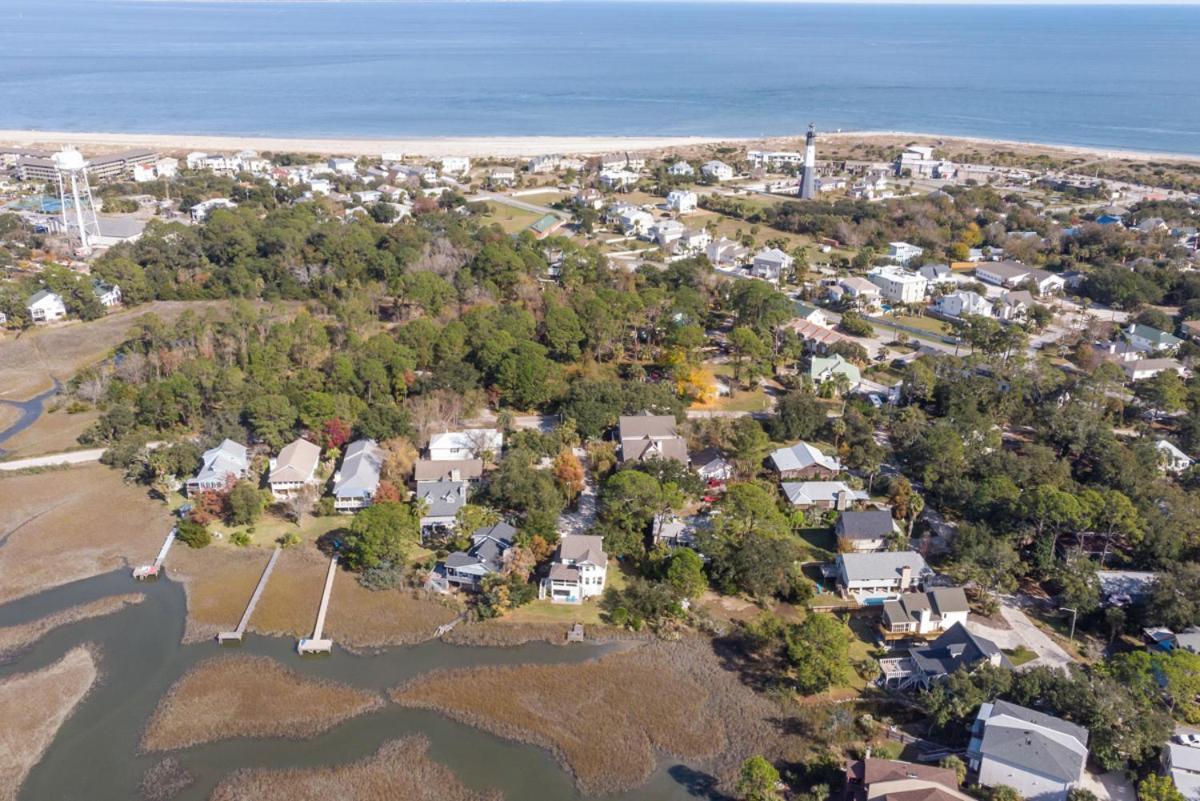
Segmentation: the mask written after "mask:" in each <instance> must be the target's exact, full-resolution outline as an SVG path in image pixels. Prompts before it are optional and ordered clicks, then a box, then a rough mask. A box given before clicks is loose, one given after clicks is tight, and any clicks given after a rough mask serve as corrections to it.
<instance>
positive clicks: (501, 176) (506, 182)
mask: <svg viewBox="0 0 1200 801" xmlns="http://www.w3.org/2000/svg"><path fill="white" fill-rule="evenodd" d="M516 182H517V171H516V170H515V169H513V168H512V167H493V168H492V171H491V172H490V173H488V184H489V185H490V186H512V185H513V184H515V183H516Z"/></svg>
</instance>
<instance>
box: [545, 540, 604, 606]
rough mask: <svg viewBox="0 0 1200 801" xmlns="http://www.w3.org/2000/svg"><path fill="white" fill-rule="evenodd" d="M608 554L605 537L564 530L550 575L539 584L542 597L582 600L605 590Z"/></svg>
mask: <svg viewBox="0 0 1200 801" xmlns="http://www.w3.org/2000/svg"><path fill="white" fill-rule="evenodd" d="M607 573H608V554H606V553H605V552H604V538H603V537H597V536H595V535H591V534H564V535H563V536H562V537H560V538H559V540H558V550H556V551H555V553H554V560H553V562H551V564H550V575H548V576H547V577H546V578H545V579H543V580H542V582H541V584H540V585H539V591H538V597H539V598H549V599H550V601H551V602H552V603H567V604H578V603H583V602H584V601H586V600H587V599H588V598H595V597H596V596H598V595H600V594H601V593H602V592H604V579H605V577H606V575H607Z"/></svg>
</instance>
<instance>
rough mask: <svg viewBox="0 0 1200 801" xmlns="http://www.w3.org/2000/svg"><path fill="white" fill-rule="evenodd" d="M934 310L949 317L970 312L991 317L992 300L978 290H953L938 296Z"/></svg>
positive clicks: (960, 315)
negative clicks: (977, 291)
mask: <svg viewBox="0 0 1200 801" xmlns="http://www.w3.org/2000/svg"><path fill="white" fill-rule="evenodd" d="M933 310H934V311H936V312H938V313H939V314H944V315H946V316H947V317H966V316H967V315H968V314H973V315H977V316H979V317H991V316H992V302H991V301H990V300H988V299H987V298H985V297H983V296H982V295H980V294H978V293H976V292H970V291H963V292H951V293H950V294H949V295H942V296H941V297H940V298H938V299H937V303H935V304H933Z"/></svg>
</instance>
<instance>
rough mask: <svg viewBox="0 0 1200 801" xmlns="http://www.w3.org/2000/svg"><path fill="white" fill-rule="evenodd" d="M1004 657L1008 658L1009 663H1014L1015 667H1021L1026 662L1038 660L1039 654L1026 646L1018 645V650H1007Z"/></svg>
mask: <svg viewBox="0 0 1200 801" xmlns="http://www.w3.org/2000/svg"><path fill="white" fill-rule="evenodd" d="M1003 650H1004V655H1005V656H1007V657H1008V661H1009V662H1012V664H1013V667H1020V666H1021V665H1024V664H1025V663H1026V662H1032V661H1033V660H1035V659H1037V654H1036V653H1034V652H1033V651H1031V650H1029V649H1028V648H1026V647H1025V646H1024V645H1018V646H1017V647H1016V648H1005V649H1003Z"/></svg>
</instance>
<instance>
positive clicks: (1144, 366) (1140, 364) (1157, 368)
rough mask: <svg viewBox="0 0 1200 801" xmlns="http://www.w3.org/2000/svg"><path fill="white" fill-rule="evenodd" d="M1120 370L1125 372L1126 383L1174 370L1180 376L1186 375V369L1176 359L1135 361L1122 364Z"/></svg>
mask: <svg viewBox="0 0 1200 801" xmlns="http://www.w3.org/2000/svg"><path fill="white" fill-rule="evenodd" d="M1121 369H1123V370H1124V371H1125V378H1126V380H1128V381H1144V380H1146V379H1147V378H1154V376H1156V375H1158V374H1159V373H1161V372H1163V371H1164V370H1174V371H1175V372H1177V373H1179V375H1181V376H1183V375H1186V374H1187V369H1186V368H1184V366H1183V364H1181V363H1180V362H1179V360H1178V359H1136V360H1133V361H1126V362H1123V363H1122V364H1121Z"/></svg>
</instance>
